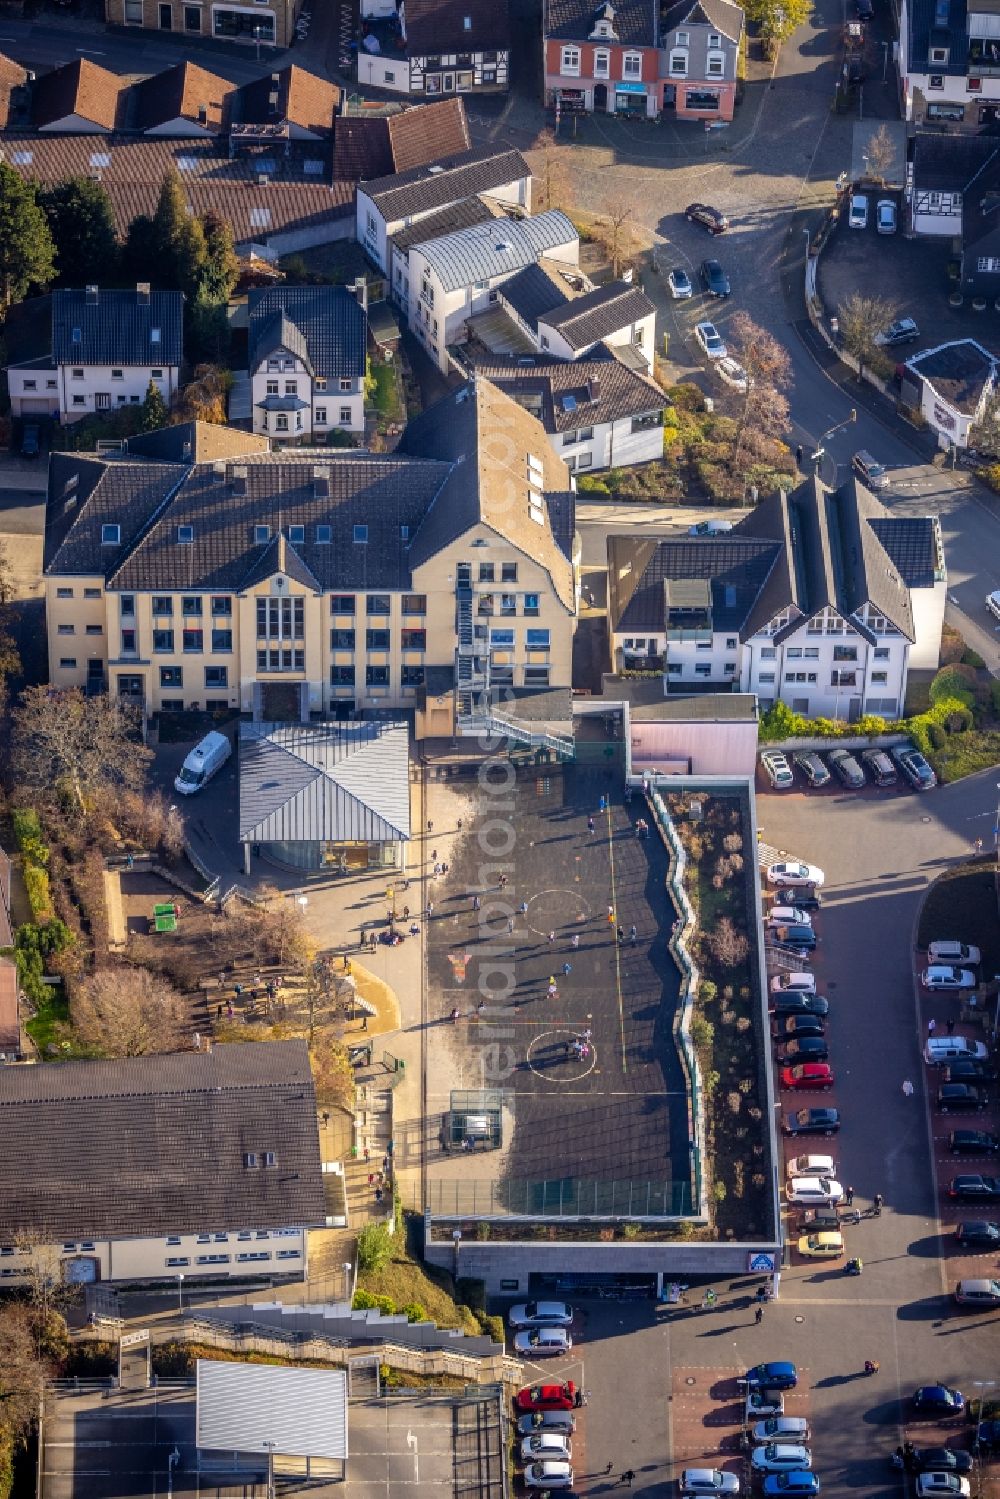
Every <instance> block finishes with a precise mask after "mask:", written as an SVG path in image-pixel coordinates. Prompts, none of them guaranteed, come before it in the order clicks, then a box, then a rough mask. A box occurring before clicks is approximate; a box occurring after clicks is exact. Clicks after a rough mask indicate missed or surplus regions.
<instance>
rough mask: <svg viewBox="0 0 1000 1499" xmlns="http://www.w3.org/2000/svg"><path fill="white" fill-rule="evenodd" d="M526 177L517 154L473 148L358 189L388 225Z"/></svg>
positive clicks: (526, 169) (527, 173)
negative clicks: (365, 195)
mask: <svg viewBox="0 0 1000 1499" xmlns="http://www.w3.org/2000/svg"><path fill="white" fill-rule="evenodd" d="M530 176H531V168H530V167H529V166H528V163H527V162H526V161H525V159H524V157H523V156H522V155H521V153H520V151H511V150H497V148H496V146H476V147H474V148H473V149H472V150H471V151H462V152H459V154H458V155H457V156H446V157H443V158H442V159H441V160H440V161H438V162H434V163H432V164H431V165H429V166H422V167H411V168H410V170H409V171H407V172H396V173H394V174H393V175H392V176H390V177H376V178H374V179H372V180H370V181H367V182H360V183H359V184H358V186H359V188H360V189H361V191H362V192H363V193H365V194H367V196H368V197H369V198H370V199H371V200H372V202H373V203H374V204H375V206H376V207H377V208H378V210H379V212H380V213H381V214H382V217H383V218H384V219H385V221H386V222H387V223H390V224H391V223H395V222H397V221H399V220H402V219H405V218H408V217H409V216H410V215H411V214H418V213H431V212H433V211H434V209H436V208H445V207H447V205H448V204H449V203H459V202H461V200H462V199H463V198H471V197H474V196H475V195H476V194H477V193H488V192H490V191H492V190H493V189H495V188H498V187H505V186H506V185H507V183H509V182H519V181H521V179H522V178H528V177H530Z"/></svg>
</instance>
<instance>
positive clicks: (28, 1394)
mask: <svg viewBox="0 0 1000 1499" xmlns="http://www.w3.org/2000/svg"><path fill="white" fill-rule="evenodd" d="M51 1373H52V1370H51V1369H50V1368H49V1366H48V1364H47V1363H46V1361H45V1359H44V1358H41V1357H40V1356H39V1352H38V1337H37V1332H36V1328H35V1314H34V1313H33V1311H32V1308H31V1307H29V1306H26V1305H24V1304H23V1303H20V1302H8V1303H7V1305H6V1306H4V1307H2V1308H0V1433H6V1435H7V1437H8V1439H9V1440H10V1441H11V1442H12V1443H13V1444H14V1445H15V1446H19V1445H20V1444H21V1443H22V1442H23V1441H24V1440H25V1438H26V1437H27V1435H28V1433H29V1431H30V1430H31V1429H32V1427H33V1426H34V1424H35V1421H36V1420H37V1418H38V1407H39V1402H40V1400H41V1397H42V1391H43V1389H44V1387H45V1381H46V1379H48V1378H49V1376H50V1374H51Z"/></svg>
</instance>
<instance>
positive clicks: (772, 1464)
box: [750, 1442, 813, 1473]
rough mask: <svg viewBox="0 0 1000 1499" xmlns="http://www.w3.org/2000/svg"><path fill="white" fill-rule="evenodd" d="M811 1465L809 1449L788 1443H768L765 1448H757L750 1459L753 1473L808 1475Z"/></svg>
mask: <svg viewBox="0 0 1000 1499" xmlns="http://www.w3.org/2000/svg"><path fill="white" fill-rule="evenodd" d="M812 1464H813V1460H812V1453H811V1452H810V1451H809V1448H808V1447H800V1446H799V1445H798V1444H797V1443H796V1444H793V1443H790V1442H768V1444H767V1446H766V1447H757V1448H756V1449H755V1450H754V1452H753V1454H752V1456H751V1458H750V1466H751V1468H752V1469H753V1471H754V1472H755V1473H808V1471H809V1469H810V1468H811V1467H812Z"/></svg>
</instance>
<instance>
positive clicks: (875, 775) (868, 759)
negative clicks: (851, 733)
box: [861, 749, 899, 786]
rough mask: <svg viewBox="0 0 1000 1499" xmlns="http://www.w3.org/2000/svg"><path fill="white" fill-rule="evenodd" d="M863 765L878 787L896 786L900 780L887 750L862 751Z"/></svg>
mask: <svg viewBox="0 0 1000 1499" xmlns="http://www.w3.org/2000/svg"><path fill="white" fill-rule="evenodd" d="M861 763H862V765H863V766H864V767H865V769H866V770H867V771H868V774H869V775H870V776H871V778H872V780H873V781H874V782H875V784H876V786H895V784H896V782H897V781H898V779H899V777H898V776H897V775H896V770H895V767H894V765H893V763H892V761H891V760H890V759H889V756H888V755H887V754H886V752H885V750H880V749H866V750H862V751H861Z"/></svg>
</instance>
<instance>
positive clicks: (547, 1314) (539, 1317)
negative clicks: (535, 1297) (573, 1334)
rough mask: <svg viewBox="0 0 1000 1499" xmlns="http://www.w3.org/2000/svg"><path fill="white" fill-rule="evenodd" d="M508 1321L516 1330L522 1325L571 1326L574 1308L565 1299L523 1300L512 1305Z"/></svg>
mask: <svg viewBox="0 0 1000 1499" xmlns="http://www.w3.org/2000/svg"><path fill="white" fill-rule="evenodd" d="M507 1322H508V1325H509V1326H510V1327H512V1328H513V1329H514V1330H515V1331H517V1329H518V1328H521V1327H570V1326H572V1322H573V1308H572V1307H571V1306H567V1305H566V1303H565V1301H522V1302H519V1303H518V1305H516V1306H512V1307H511V1309H510V1311H509V1312H508V1313H507Z"/></svg>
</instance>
